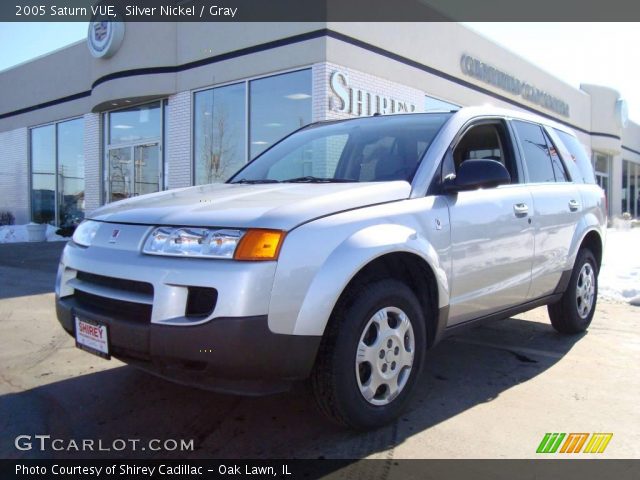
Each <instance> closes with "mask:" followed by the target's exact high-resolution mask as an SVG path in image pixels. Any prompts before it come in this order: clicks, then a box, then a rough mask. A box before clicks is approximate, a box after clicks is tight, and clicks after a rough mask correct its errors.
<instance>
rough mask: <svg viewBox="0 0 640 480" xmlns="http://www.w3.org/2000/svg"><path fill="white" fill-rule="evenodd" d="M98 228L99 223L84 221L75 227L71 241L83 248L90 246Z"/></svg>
mask: <svg viewBox="0 0 640 480" xmlns="http://www.w3.org/2000/svg"><path fill="white" fill-rule="evenodd" d="M98 228H100V222H94V221H93V220H85V221H84V222H82V223H81V224H80V225H78V226H77V227H76V230H75V232H73V237H72V238H73V241H74V242H75V243H77V244H78V245H82V246H83V247H88V246H89V245H91V242H92V240H93V237H95V236H96V232H97V231H98Z"/></svg>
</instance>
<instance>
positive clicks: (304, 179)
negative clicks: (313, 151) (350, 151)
mask: <svg viewBox="0 0 640 480" xmlns="http://www.w3.org/2000/svg"><path fill="white" fill-rule="evenodd" d="M353 182H355V180H349V179H347V178H328V177H327V178H325V177H314V176H312V175H307V176H306V177H296V178H289V179H287V180H282V183H353Z"/></svg>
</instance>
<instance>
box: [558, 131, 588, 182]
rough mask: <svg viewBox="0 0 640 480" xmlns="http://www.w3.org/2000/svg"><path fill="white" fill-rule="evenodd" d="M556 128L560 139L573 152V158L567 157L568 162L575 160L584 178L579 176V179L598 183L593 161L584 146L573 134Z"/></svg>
mask: <svg viewBox="0 0 640 480" xmlns="http://www.w3.org/2000/svg"><path fill="white" fill-rule="evenodd" d="M554 130H555V132H556V134H557V135H558V137H560V140H561V141H562V143H563V144H564V146H565V148H566V149H567V150H568V151H569V153H570V154H571V158H570V159H566V160H567V162H569V161H573V162H574V163H575V164H576V166H577V167H578V171H579V172H580V176H581V177H582V178H579V179H577V180H578V181H580V180H581V181H582V182H584V183H596V178H595V175H594V173H593V167H592V165H591V162H590V161H589V155H587V152H586V150H585V148H584V146H583V145H582V144H581V143H580V141H579V140H578V139H577V138H576V137H574V136H573V135H569V134H568V133H565V132H563V131H562V130H556V129H554ZM574 176H575V175H574Z"/></svg>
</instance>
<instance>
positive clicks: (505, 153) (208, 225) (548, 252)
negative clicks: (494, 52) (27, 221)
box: [56, 107, 606, 428]
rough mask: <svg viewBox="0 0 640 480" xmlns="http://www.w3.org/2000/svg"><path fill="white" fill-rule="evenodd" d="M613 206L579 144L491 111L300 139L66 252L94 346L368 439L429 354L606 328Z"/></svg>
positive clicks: (138, 205) (62, 283)
mask: <svg viewBox="0 0 640 480" xmlns="http://www.w3.org/2000/svg"><path fill="white" fill-rule="evenodd" d="M605 202H606V201H605V197H604V193H603V191H602V190H601V189H600V188H599V187H598V185H596V184H595V180H594V175H593V171H592V168H591V164H590V162H589V159H588V157H587V156H586V154H585V151H584V149H583V147H582V146H581V144H580V143H579V141H578V140H577V139H576V137H575V136H574V134H573V133H572V132H571V130H569V129H567V128H566V127H565V126H563V125H560V124H556V123H554V122H551V121H549V120H546V119H544V118H540V117H537V116H532V115H527V114H523V113H520V112H511V111H504V110H498V109H493V108H488V107H482V108H479V107H470V108H463V109H461V110H460V111H458V112H456V113H453V112H448V113H430V114H411V115H397V116H374V117H368V118H359V119H353V120H342V121H332V122H323V123H316V124H312V125H309V126H307V127H304V128H301V129H300V130H298V131H296V132H295V133H293V134H291V135H290V136H288V137H286V138H284V139H283V140H281V141H280V142H279V143H277V144H275V145H273V146H272V147H271V148H270V149H268V150H267V151H265V152H264V153H263V154H261V155H260V156H259V157H258V158H256V159H255V160H253V161H252V162H250V163H248V164H247V165H246V166H245V167H244V168H242V169H241V170H240V171H239V172H238V173H236V174H235V175H234V176H233V177H232V178H231V179H230V180H229V181H228V182H227V183H225V184H212V185H202V186H196V187H190V188H184V189H180V190H171V191H166V192H161V193H156V194H152V195H145V196H142V197H137V198H131V199H128V200H123V201H120V202H116V203H112V204H109V205H107V206H105V207H103V208H100V209H99V210H97V211H95V212H93V214H92V215H91V219H90V220H86V221H85V222H83V223H82V224H81V225H80V226H79V227H78V228H77V230H76V231H75V234H74V236H73V241H71V242H69V244H68V245H67V246H66V248H65V250H64V253H63V255H62V259H61V262H60V267H59V271H58V276H57V284H56V305H57V314H58V319H59V321H60V323H61V324H62V326H63V327H64V329H65V330H66V331H67V332H69V334H71V335H72V336H74V338H75V340H76V345H77V346H78V347H80V348H82V349H85V350H87V351H89V352H92V353H95V354H98V355H100V356H103V357H105V358H110V356H111V355H113V356H114V357H116V358H118V359H120V360H122V361H124V362H127V363H130V364H132V365H135V366H137V367H140V368H142V369H144V370H147V371H149V372H152V373H154V374H156V375H159V376H161V377H164V378H167V379H170V380H173V381H175V382H178V383H183V384H188V385H196V386H200V387H204V388H209V389H214V390H222V391H228V392H236V393H251V394H256V393H269V392H274V391H279V390H282V389H284V388H286V387H288V386H289V384H290V383H291V382H292V381H294V380H300V379H305V378H309V379H310V382H311V385H312V387H313V391H314V393H315V397H316V398H317V402H318V404H319V406H320V408H321V410H322V411H324V412H325V413H326V414H327V415H328V416H329V417H331V418H332V419H334V420H336V421H338V422H340V423H342V424H345V425H347V426H350V427H353V428H371V427H376V426H379V425H381V424H384V423H386V422H389V421H390V420H392V419H393V418H394V417H396V416H397V415H398V414H399V413H400V411H401V410H402V409H403V408H404V406H405V405H406V403H407V401H408V400H409V398H410V395H411V392H412V390H413V388H414V386H415V383H416V380H417V379H418V377H419V376H420V371H421V369H422V366H423V362H424V359H425V354H426V351H427V350H428V349H430V348H431V347H433V346H434V345H435V344H436V343H437V342H438V341H440V340H441V339H442V338H443V337H445V336H446V335H449V334H451V333H452V332H456V331H458V329H459V328H460V327H464V326H467V325H470V324H473V323H475V322H477V321H479V320H486V319H495V318H505V317H509V316H512V315H515V314H517V313H520V312H523V311H525V310H529V309H531V308H534V307H538V306H541V305H548V310H549V316H550V318H551V324H552V325H553V327H554V328H555V329H556V330H557V331H559V332H561V333H567V334H571V333H577V332H581V331H584V330H585V329H586V328H587V327H588V326H589V323H590V322H591V319H592V317H593V314H594V311H595V305H596V296H597V289H598V286H597V276H598V270H599V267H600V262H601V258H602V250H603V240H604V234H605V225H606V213H605Z"/></svg>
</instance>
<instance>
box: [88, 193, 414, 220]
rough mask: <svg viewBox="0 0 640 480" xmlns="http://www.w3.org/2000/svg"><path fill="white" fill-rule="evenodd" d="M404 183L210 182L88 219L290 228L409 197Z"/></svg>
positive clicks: (119, 204)
mask: <svg viewBox="0 0 640 480" xmlns="http://www.w3.org/2000/svg"><path fill="white" fill-rule="evenodd" d="M410 191H411V186H410V185H409V183H407V182H405V181H395V182H377V183H279V184H261V185H251V184H211V185H202V186H198V187H189V188H183V189H178V190H169V191H166V192H159V193H153V194H150V195H144V196H141V197H135V198H130V199H127V200H121V201H119V202H115V203H111V204H109V205H106V206H104V207H102V208H99V209H97V210H95V211H94V212H93V213H92V214H91V215H89V218H91V219H93V220H98V221H104V222H113V223H135V224H145V225H175V226H200V227H231V228H234V227H237V228H246V227H253V228H274V229H281V230H290V229H292V228H294V227H296V226H297V225H300V224H301V223H305V222H308V221H310V220H313V219H315V218H319V217H323V216H326V215H331V214H333V213H337V212H341V211H345V210H350V209H354V208H360V207H365V206H368V205H375V204H378V203H385V202H392V201H395V200H403V199H406V198H409V194H410Z"/></svg>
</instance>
